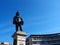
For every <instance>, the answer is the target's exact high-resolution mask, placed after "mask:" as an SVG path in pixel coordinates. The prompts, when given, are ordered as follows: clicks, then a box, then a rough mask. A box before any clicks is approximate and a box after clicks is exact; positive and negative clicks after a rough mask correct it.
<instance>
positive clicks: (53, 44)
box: [26, 33, 60, 45]
mask: <svg viewBox="0 0 60 45" xmlns="http://www.w3.org/2000/svg"><path fill="white" fill-rule="evenodd" d="M26 45H60V33H56V34H42V35H41V34H32V35H30V36H29V37H28V38H27V39H26Z"/></svg>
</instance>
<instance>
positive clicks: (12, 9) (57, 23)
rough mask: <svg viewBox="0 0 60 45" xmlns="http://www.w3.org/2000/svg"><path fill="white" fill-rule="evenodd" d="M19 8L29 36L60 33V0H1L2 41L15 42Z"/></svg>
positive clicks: (0, 27)
mask: <svg viewBox="0 0 60 45" xmlns="http://www.w3.org/2000/svg"><path fill="white" fill-rule="evenodd" d="M17 10H18V11H19V13H20V16H21V17H22V18H23V20H24V25H23V31H25V32H26V33H27V35H28V36H29V35H30V34H52V33H60V0H0V42H10V43H13V38H12V37H11V36H12V34H13V33H14V32H15V25H13V17H14V16H15V13H16V11H17Z"/></svg>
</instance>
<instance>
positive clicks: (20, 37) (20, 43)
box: [12, 31, 26, 45]
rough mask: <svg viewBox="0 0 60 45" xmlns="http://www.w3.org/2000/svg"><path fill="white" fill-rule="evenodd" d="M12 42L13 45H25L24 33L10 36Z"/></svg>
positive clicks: (19, 32)
mask: <svg viewBox="0 0 60 45" xmlns="http://www.w3.org/2000/svg"><path fill="white" fill-rule="evenodd" d="M12 37H13V39H14V41H13V45H26V33H25V32H23V31H18V32H15V33H14V34H13V35H12Z"/></svg>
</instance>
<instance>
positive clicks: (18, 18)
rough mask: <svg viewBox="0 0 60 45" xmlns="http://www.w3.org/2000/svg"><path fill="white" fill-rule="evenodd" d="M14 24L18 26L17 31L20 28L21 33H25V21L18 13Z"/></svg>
mask: <svg viewBox="0 0 60 45" xmlns="http://www.w3.org/2000/svg"><path fill="white" fill-rule="evenodd" d="M13 24H15V25H16V31H18V30H19V28H20V31H23V30H22V25H23V19H22V18H21V17H20V16H19V12H18V11H17V12H16V16H14V18H13Z"/></svg>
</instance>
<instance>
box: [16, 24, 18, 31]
mask: <svg viewBox="0 0 60 45" xmlns="http://www.w3.org/2000/svg"><path fill="white" fill-rule="evenodd" d="M17 31H18V25H17V24H16V32H17Z"/></svg>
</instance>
